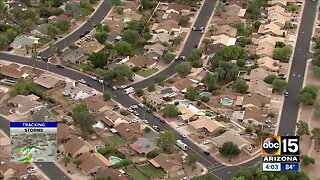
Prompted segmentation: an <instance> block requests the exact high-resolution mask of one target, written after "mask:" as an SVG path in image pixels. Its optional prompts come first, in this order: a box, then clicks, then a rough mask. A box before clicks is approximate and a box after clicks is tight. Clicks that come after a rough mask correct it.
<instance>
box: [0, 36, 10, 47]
mask: <svg viewBox="0 0 320 180" xmlns="http://www.w3.org/2000/svg"><path fill="white" fill-rule="evenodd" d="M8 44H9V39H8V38H7V37H0V48H4V47H6V46H7V45H8Z"/></svg>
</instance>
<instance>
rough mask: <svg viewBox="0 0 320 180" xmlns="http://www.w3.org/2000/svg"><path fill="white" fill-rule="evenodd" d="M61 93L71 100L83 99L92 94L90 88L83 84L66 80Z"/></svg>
mask: <svg viewBox="0 0 320 180" xmlns="http://www.w3.org/2000/svg"><path fill="white" fill-rule="evenodd" d="M63 95H65V96H68V97H70V98H71V99H73V100H78V99H85V98H87V97H90V96H92V95H93V93H92V90H91V89H90V88H88V87H87V86H84V85H80V84H78V85H76V83H71V82H67V83H66V87H65V89H64V92H63Z"/></svg>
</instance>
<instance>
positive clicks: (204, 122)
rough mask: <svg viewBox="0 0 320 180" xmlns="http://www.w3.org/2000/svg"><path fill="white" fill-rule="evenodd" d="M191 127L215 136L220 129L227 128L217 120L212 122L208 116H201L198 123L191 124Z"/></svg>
mask: <svg viewBox="0 0 320 180" xmlns="http://www.w3.org/2000/svg"><path fill="white" fill-rule="evenodd" d="M189 125H190V127H192V128H193V129H195V130H196V131H198V132H202V131H203V130H204V131H205V132H207V133H209V134H214V133H216V132H218V131H219V130H220V129H222V128H225V126H224V125H223V124H221V123H220V122H218V121H216V120H212V119H211V118H210V117H208V116H201V117H200V118H199V119H197V120H196V121H192V122H189Z"/></svg>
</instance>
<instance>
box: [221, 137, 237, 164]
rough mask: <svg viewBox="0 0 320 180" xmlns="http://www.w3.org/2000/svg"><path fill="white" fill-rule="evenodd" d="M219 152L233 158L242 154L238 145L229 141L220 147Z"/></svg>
mask: <svg viewBox="0 0 320 180" xmlns="http://www.w3.org/2000/svg"><path fill="white" fill-rule="evenodd" d="M219 152H220V153H221V154H222V155H223V156H226V157H229V158H230V161H231V158H233V157H234V156H237V155H239V154H240V152H241V151H240V149H239V148H238V146H237V145H235V144H234V143H233V142H230V141H227V142H225V143H224V144H223V145H222V147H221V148H219Z"/></svg>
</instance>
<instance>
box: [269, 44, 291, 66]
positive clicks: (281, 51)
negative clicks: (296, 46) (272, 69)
mask: <svg viewBox="0 0 320 180" xmlns="http://www.w3.org/2000/svg"><path fill="white" fill-rule="evenodd" d="M291 54H292V49H291V47H289V46H285V47H282V48H275V49H274V50H273V51H272V57H273V59H277V60H279V61H281V62H288V61H289V59H290V57H291Z"/></svg>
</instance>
